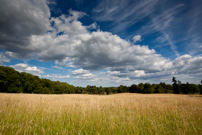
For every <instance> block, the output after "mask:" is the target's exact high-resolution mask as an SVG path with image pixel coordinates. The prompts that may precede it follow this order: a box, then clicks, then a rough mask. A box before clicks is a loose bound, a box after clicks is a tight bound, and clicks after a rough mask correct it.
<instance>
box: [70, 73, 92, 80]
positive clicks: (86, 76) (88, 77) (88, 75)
mask: <svg viewBox="0 0 202 135" xmlns="http://www.w3.org/2000/svg"><path fill="white" fill-rule="evenodd" d="M74 78H75V79H79V80H93V79H94V78H95V75H94V74H92V73H86V74H82V75H80V76H75V77H74Z"/></svg>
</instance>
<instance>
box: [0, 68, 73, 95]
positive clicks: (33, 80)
mask: <svg viewBox="0 0 202 135" xmlns="http://www.w3.org/2000/svg"><path fill="white" fill-rule="evenodd" d="M0 92H8V93H36V94H51V93H52V94H54V93H55V94H62V93H75V87H74V86H72V85H69V84H68V83H64V82H59V81H57V82H54V81H51V80H49V79H43V78H42V79H40V78H39V77H38V76H34V75H31V74H28V73H25V72H22V73H19V72H18V71H16V70H14V69H13V68H10V67H4V66H0Z"/></svg>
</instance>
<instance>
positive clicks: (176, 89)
mask: <svg viewBox="0 0 202 135" xmlns="http://www.w3.org/2000/svg"><path fill="white" fill-rule="evenodd" d="M172 81H173V84H172V85H170V84H166V83H164V82H160V83H159V84H150V83H139V84H138V85H136V84H133V85H131V86H130V87H128V86H123V85H120V86H119V87H102V86H100V87H97V86H91V85H88V86H87V87H75V86H73V85H70V84H68V83H66V82H60V81H51V80H49V79H45V78H39V77H38V76H34V75H31V74H29V73H26V72H21V73H20V72H18V71H16V70H14V69H13V68H10V67H4V66H0V92H3V93H5V92H6V93H36V94H63V93H68V94H71V93H79V94H114V93H126V92H130V93H175V94H194V93H200V94H202V85H201V84H199V85H196V84H189V83H188V82H187V83H186V84H182V83H181V82H180V81H177V80H176V78H175V77H173V79H172Z"/></svg>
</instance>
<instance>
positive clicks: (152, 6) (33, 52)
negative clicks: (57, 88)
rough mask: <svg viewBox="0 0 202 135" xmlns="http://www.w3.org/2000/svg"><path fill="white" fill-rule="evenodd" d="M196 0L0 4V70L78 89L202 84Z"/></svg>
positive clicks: (7, 0)
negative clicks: (8, 69)
mask: <svg viewBox="0 0 202 135" xmlns="http://www.w3.org/2000/svg"><path fill="white" fill-rule="evenodd" d="M201 14H202V1H201V0H186V1H183V0H179V1H175V0H163V1H162V0H124V1H123V0H113V1H110V0H40V1H33V0H26V1H25V0H1V1H0V16H1V17H0V65H4V66H9V67H12V68H14V69H16V70H18V71H20V72H23V71H24V72H28V73H31V74H33V75H38V76H40V77H41V78H48V79H51V80H54V81H56V80H59V81H63V82H67V83H69V84H72V85H75V86H84V87H85V86H86V85H88V84H89V85H96V86H119V85H128V86H130V85H131V84H134V83H135V84H138V83H140V82H143V83H145V82H149V83H159V82H166V83H170V84H171V83H172V82H171V80H172V77H173V76H175V77H177V79H178V80H181V81H182V82H183V83H186V82H187V81H188V82H190V83H196V84H199V83H200V81H201V80H202V23H201V22H202V17H201Z"/></svg>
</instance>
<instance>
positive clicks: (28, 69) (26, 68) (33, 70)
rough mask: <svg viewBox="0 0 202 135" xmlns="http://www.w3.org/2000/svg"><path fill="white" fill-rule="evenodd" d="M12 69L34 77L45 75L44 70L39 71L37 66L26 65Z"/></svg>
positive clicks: (22, 64)
mask: <svg viewBox="0 0 202 135" xmlns="http://www.w3.org/2000/svg"><path fill="white" fill-rule="evenodd" d="M10 67H12V68H14V69H15V70H17V71H19V72H27V73H31V74H33V75H41V74H43V73H44V71H43V70H42V69H39V68H37V67H36V66H29V65H27V64H24V63H19V64H16V65H11V66H10Z"/></svg>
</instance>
